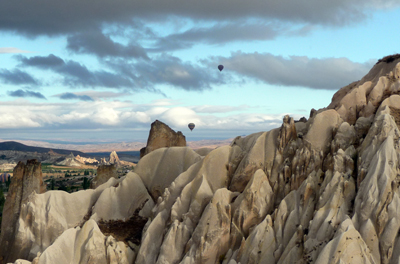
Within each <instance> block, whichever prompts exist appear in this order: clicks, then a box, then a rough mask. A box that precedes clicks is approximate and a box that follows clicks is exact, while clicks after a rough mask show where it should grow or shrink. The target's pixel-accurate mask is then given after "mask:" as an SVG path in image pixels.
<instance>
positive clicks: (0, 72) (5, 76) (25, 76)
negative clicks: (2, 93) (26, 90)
mask: <svg viewBox="0 0 400 264" xmlns="http://www.w3.org/2000/svg"><path fill="white" fill-rule="evenodd" d="M0 80H2V81H3V82H4V83H8V84H15V85H21V84H27V85H38V84H39V82H38V81H37V80H36V79H35V78H34V77H32V76H31V75H30V74H29V73H26V72H23V71H21V70H19V69H14V70H12V71H10V70H7V69H0Z"/></svg>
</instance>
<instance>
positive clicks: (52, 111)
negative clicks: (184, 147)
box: [0, 99, 299, 140]
mask: <svg viewBox="0 0 400 264" xmlns="http://www.w3.org/2000/svg"><path fill="white" fill-rule="evenodd" d="M138 107H139V108H142V110H137V109H136V108H138ZM283 115H284V114H279V115H267V114H262V113H248V114H232V115H228V116H216V115H214V114H208V115H204V114H202V113H198V112H196V111H195V110H193V109H190V108H188V107H172V106H171V107H164V108H162V107H159V106H152V105H141V106H137V105H135V104H132V103H127V102H118V101H114V102H104V101H87V102H74V103H53V104H44V103H32V102H29V101H25V100H22V99H18V100H15V101H9V102H4V103H3V104H1V105H0V125H1V126H0V130H2V135H4V133H5V131H4V129H9V128H15V129H18V128H27V127H29V128H35V129H36V130H35V131H41V132H40V133H41V135H47V136H48V138H51V137H53V136H54V135H58V134H59V133H68V131H70V132H71V133H72V132H74V133H87V132H88V131H90V137H91V136H93V135H94V134H95V133H101V131H107V129H111V130H110V131H112V135H113V137H114V135H115V133H117V132H118V133H125V134H127V133H128V132H129V131H131V132H129V133H128V134H130V135H132V138H131V140H135V139H136V138H134V137H133V134H132V133H133V132H132V131H136V132H138V131H139V132H140V133H141V135H143V138H147V136H148V131H149V128H150V124H151V123H152V122H153V121H155V120H156V119H158V120H161V121H162V122H165V123H166V124H167V125H169V126H170V127H171V128H173V129H174V130H181V131H183V132H184V133H189V131H188V128H187V125H188V123H190V122H193V123H195V124H196V131H198V132H201V131H203V132H202V133H205V134H204V136H205V137H207V133H210V132H211V131H212V134H213V135H216V134H218V133H219V132H218V131H225V132H221V133H222V134H221V135H222V136H223V137H225V138H227V137H233V136H237V135H241V134H243V133H246V134H249V133H254V132H259V131H267V130H269V129H271V128H275V127H278V126H280V125H281V124H282V117H283ZM298 118H299V117H297V116H295V119H298ZM3 132H4V133H3ZM136 132H135V133H136ZM139 132H138V133H139ZM49 133H51V135H50V134H49ZM228 134H229V136H228Z"/></svg>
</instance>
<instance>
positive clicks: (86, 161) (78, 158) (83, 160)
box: [75, 155, 99, 165]
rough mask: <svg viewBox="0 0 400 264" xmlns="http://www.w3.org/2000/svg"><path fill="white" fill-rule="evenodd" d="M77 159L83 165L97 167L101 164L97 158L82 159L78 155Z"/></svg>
mask: <svg viewBox="0 0 400 264" xmlns="http://www.w3.org/2000/svg"><path fill="white" fill-rule="evenodd" d="M75 159H76V160H77V161H78V162H80V163H82V164H94V165H97V164H98V163H99V161H98V160H97V159H95V158H85V157H81V156H79V155H76V157H75Z"/></svg>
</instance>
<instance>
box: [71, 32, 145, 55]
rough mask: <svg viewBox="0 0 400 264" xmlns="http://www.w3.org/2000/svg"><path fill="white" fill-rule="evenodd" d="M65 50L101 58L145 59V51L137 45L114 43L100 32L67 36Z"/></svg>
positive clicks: (132, 43)
mask: <svg viewBox="0 0 400 264" xmlns="http://www.w3.org/2000/svg"><path fill="white" fill-rule="evenodd" d="M67 41H68V44H67V48H68V49H69V50H71V51H73V52H76V53H86V54H94V55H96V56H98V57H100V58H103V57H123V58H143V59H149V58H148V57H147V54H146V51H145V49H144V48H143V47H141V46H140V45H139V44H137V43H134V42H131V43H129V44H127V45H122V44H120V43H118V42H114V41H113V40H112V39H111V37H110V36H106V35H105V34H103V33H102V32H101V31H100V30H94V31H89V32H85V33H77V34H74V35H72V36H69V37H68V39H67Z"/></svg>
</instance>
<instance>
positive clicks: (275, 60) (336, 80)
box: [209, 52, 373, 90]
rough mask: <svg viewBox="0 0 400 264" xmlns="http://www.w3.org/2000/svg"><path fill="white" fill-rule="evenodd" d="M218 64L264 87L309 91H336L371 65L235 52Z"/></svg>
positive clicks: (341, 59) (343, 60)
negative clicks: (271, 85) (298, 87)
mask: <svg viewBox="0 0 400 264" xmlns="http://www.w3.org/2000/svg"><path fill="white" fill-rule="evenodd" d="M215 60H218V61H221V63H222V64H223V65H224V67H225V68H224V71H228V72H229V71H233V72H236V73H238V74H240V75H242V76H246V77H250V78H254V79H256V80H260V81H263V82H265V83H268V84H274V85H282V86H302V87H307V88H312V89H328V90H330V89H335V90H336V89H339V88H341V87H343V86H345V85H347V84H349V83H351V82H353V81H354V80H357V79H361V78H362V77H363V76H364V75H365V74H367V73H368V71H369V70H370V68H371V67H372V66H373V64H371V62H367V63H356V62H352V61H350V60H349V59H347V58H323V59H317V58H308V57H306V56H290V57H288V58H285V57H282V56H274V55H272V54H270V53H257V52H255V53H242V52H235V53H232V55H231V56H230V57H228V58H222V57H218V58H211V59H210V62H209V64H210V65H211V61H215Z"/></svg>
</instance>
